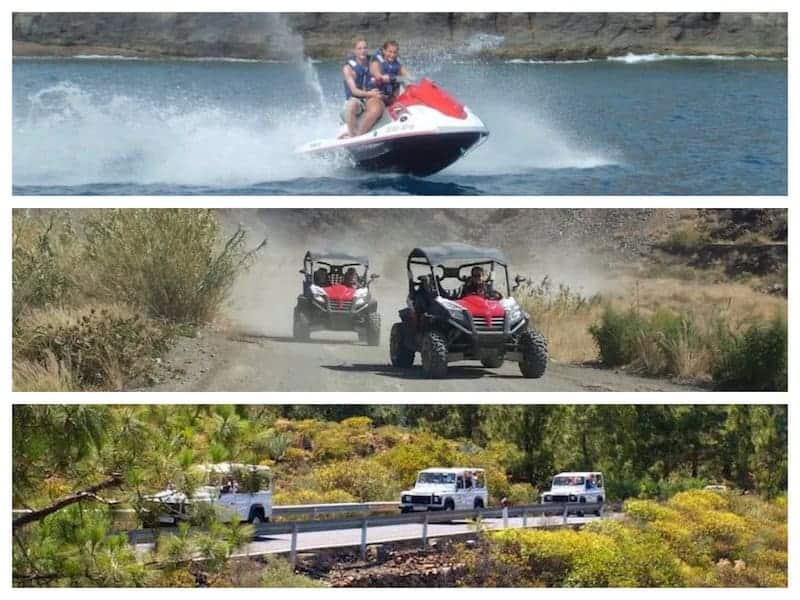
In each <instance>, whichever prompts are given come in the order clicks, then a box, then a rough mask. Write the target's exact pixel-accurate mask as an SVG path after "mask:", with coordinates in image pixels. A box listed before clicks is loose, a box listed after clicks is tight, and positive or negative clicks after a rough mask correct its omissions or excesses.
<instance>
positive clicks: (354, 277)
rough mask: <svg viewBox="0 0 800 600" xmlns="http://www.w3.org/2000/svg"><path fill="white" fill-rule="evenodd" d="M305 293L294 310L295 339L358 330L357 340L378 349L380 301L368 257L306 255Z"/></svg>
mask: <svg viewBox="0 0 800 600" xmlns="http://www.w3.org/2000/svg"><path fill="white" fill-rule="evenodd" d="M300 273H301V274H302V275H303V293H302V294H300V295H299V296H298V297H297V305H296V306H295V308H294V326H293V332H294V337H295V339H298V340H308V339H309V337H310V336H311V332H313V331H322V330H328V331H355V332H356V333H358V339H359V340H361V341H366V342H367V344H369V345H370V346H377V345H378V344H379V343H380V339H381V317H380V315H379V314H378V301H377V300H375V298H373V296H372V292H371V291H370V284H371V283H372V282H373V281H374V280H375V279H377V278H378V277H379V276H378V275H375V274H370V273H369V258H367V257H366V256H353V255H350V254H347V253H345V252H334V251H331V252H313V251H311V250H309V251H308V252H306V255H305V258H304V260H303V268H302V269H301V270H300Z"/></svg>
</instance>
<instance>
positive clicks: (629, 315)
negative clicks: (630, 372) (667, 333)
mask: <svg viewBox="0 0 800 600" xmlns="http://www.w3.org/2000/svg"><path fill="white" fill-rule="evenodd" d="M645 330H646V324H645V321H644V319H643V318H642V317H641V316H640V315H639V313H638V312H636V311H635V310H629V311H627V312H624V313H623V312H619V311H617V310H616V309H614V308H613V307H611V306H607V307H606V309H605V310H604V311H603V316H602V317H601V320H600V324H596V325H592V326H591V327H589V333H591V334H592V337H593V338H594V340H595V343H596V344H597V348H598V351H599V353H600V360H602V361H603V364H604V365H606V366H608V367H618V366H622V365H627V364H630V363H631V362H633V360H634V358H636V353H635V348H636V344H637V341H638V340H639V339H640V338H641V336H642V333H643V332H644V331H645Z"/></svg>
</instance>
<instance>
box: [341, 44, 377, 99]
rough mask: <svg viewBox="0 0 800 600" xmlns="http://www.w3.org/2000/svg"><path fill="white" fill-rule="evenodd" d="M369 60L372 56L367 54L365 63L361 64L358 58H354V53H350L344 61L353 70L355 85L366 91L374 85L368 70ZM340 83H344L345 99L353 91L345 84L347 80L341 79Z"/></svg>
mask: <svg viewBox="0 0 800 600" xmlns="http://www.w3.org/2000/svg"><path fill="white" fill-rule="evenodd" d="M371 60H372V58H371V57H369V56H367V64H366V65H362V64H361V63H360V62H358V59H356V55H355V54H350V55H348V57H347V60H346V61H345V64H346V65H350V68H351V69H353V72H354V73H355V78H354V79H355V82H356V87H357V88H358V89H360V90H364V91H367V90H369V89H371V88H372V87H374V85H375V80H374V78H373V77H372V74H371V73H370V72H369V64H370V61H371ZM342 83H343V84H344V97H345V100H349V99H350V97H351V96H352V95H353V93H352V92H351V91H350V86H349V85H347V81H343V82H342Z"/></svg>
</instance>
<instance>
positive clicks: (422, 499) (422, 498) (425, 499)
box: [411, 496, 431, 504]
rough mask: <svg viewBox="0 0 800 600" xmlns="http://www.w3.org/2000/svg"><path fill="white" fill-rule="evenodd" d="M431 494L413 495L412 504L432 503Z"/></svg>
mask: <svg viewBox="0 0 800 600" xmlns="http://www.w3.org/2000/svg"><path fill="white" fill-rule="evenodd" d="M430 503H431V497H430V496H411V504H430Z"/></svg>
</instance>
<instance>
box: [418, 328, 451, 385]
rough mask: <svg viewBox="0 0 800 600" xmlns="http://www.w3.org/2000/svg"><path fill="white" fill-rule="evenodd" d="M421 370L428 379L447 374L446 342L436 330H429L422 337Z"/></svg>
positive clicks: (438, 377)
mask: <svg viewBox="0 0 800 600" xmlns="http://www.w3.org/2000/svg"><path fill="white" fill-rule="evenodd" d="M422 372H423V373H424V374H425V377H427V378H429V379H441V378H442V377H445V376H446V375H447V343H446V342H445V339H444V336H443V335H442V334H441V333H439V332H438V331H429V332H428V333H426V334H425V337H424V338H423V339H422Z"/></svg>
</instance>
